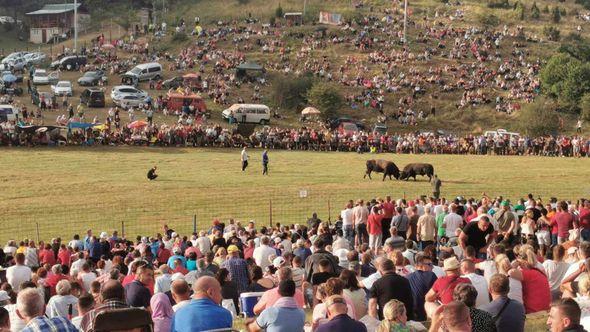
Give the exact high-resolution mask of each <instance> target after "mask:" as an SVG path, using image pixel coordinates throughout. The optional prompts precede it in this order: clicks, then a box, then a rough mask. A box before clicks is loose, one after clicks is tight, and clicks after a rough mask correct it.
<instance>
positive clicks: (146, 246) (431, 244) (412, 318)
mask: <svg viewBox="0 0 590 332" xmlns="http://www.w3.org/2000/svg"><path fill="white" fill-rule="evenodd" d="M589 240H590V201H588V200H585V199H580V200H578V201H558V200H557V199H555V198H551V199H550V200H549V201H544V200H542V199H541V198H536V199H535V198H534V195H532V194H529V195H528V196H527V198H525V199H520V200H517V201H509V200H507V199H506V198H502V197H497V198H493V199H492V198H490V197H488V196H487V195H485V194H484V195H483V196H482V197H480V198H479V199H473V198H471V199H464V198H463V197H457V198H455V199H452V200H447V199H444V198H441V199H435V198H430V199H425V198H419V199H415V200H405V199H398V200H393V199H392V198H391V197H389V196H387V197H385V199H382V198H375V199H370V200H368V201H366V202H365V201H363V200H362V199H359V200H357V201H356V202H353V201H352V200H351V201H349V202H347V203H346V204H345V206H344V207H343V210H342V211H341V213H340V215H339V217H338V220H336V221H334V222H330V221H322V220H321V219H320V218H319V216H318V215H317V214H315V213H313V214H312V216H311V218H309V219H308V220H307V221H305V220H302V221H301V223H299V224H294V225H282V224H280V223H277V224H276V225H274V226H272V227H266V226H262V225H260V224H257V223H256V222H255V221H253V220H252V221H249V222H241V221H238V220H234V219H228V220H224V221H221V220H218V219H215V220H213V222H212V224H211V227H210V228H209V229H206V230H201V231H199V232H196V233H192V234H190V233H188V234H181V233H180V232H177V231H175V230H173V229H171V228H170V227H169V226H168V225H163V229H162V231H161V232H160V233H157V234H142V235H138V236H137V237H136V238H133V237H126V236H125V235H124V234H119V233H118V232H117V231H113V232H112V233H107V232H105V231H102V232H101V233H99V234H95V233H94V232H93V231H92V230H87V231H86V234H84V236H79V235H78V234H76V235H74V236H73V237H72V238H71V239H63V240H62V239H61V238H53V239H50V240H49V241H46V242H45V241H39V242H37V241H34V240H31V239H23V240H22V241H18V242H17V241H16V240H10V241H8V243H7V244H6V246H5V247H4V248H3V249H2V250H0V264H1V266H2V267H4V268H5V269H2V270H0V271H1V272H2V273H0V280H1V285H0V330H1V331H27V332H28V331H42V332H45V331H78V330H80V331H99V330H100V331H106V330H113V329H121V330H125V329H133V328H139V329H141V328H149V327H151V328H153V330H154V331H155V332H160V331H166V332H167V331H208V330H214V329H221V330H224V329H225V330H229V329H231V328H232V327H234V322H235V320H236V318H237V315H239V314H242V313H244V314H245V315H246V316H247V318H246V319H245V320H244V324H245V328H246V329H247V330H248V331H259V330H261V329H266V330H267V331H279V332H282V331H319V332H327V331H338V330H342V331H359V332H364V331H379V332H391V331H425V330H426V328H425V327H424V325H423V324H422V323H421V322H425V321H428V323H429V324H428V325H429V331H432V332H435V331H514V332H519V331H524V326H525V318H526V317H527V315H543V314H548V318H547V325H548V327H549V328H551V331H587V330H588V329H589V328H590V300H589V299H588V297H589V296H590V270H589V268H590V264H589V259H590V242H588V241H589ZM247 299H250V300H251V299H256V301H254V302H249V301H247ZM552 302H553V304H552ZM305 311H308V312H311V313H312V314H311V318H309V316H306V313H305ZM121 313H123V314H126V315H128V316H126V317H127V318H128V319H127V320H124V321H123V322H120V321H116V320H110V321H109V320H107V319H106V317H115V316H116V315H120V314H121ZM118 317H121V316H118ZM131 317H133V319H132V318H131ZM105 324H106V325H105Z"/></svg>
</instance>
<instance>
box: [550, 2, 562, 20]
mask: <svg viewBox="0 0 590 332" xmlns="http://www.w3.org/2000/svg"><path fill="white" fill-rule="evenodd" d="M551 19H552V20H553V23H559V21H561V12H560V11H559V7H558V6H555V7H553V9H552V10H551Z"/></svg>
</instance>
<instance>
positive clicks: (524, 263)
mask: <svg viewBox="0 0 590 332" xmlns="http://www.w3.org/2000/svg"><path fill="white" fill-rule="evenodd" d="M516 263H517V267H518V268H517V269H513V271H514V272H512V273H510V276H511V277H513V278H515V279H519V280H520V281H521V282H522V300H523V304H524V308H525V310H526V313H527V314H532V313H535V312H539V311H547V310H549V308H550V307H551V291H550V290H549V280H548V279H547V276H546V275H545V272H544V271H541V270H540V269H538V268H537V267H536V263H538V262H537V259H536V255H535V253H534V252H533V250H532V249H531V248H530V246H522V247H521V248H520V251H519V252H518V256H517V258H516Z"/></svg>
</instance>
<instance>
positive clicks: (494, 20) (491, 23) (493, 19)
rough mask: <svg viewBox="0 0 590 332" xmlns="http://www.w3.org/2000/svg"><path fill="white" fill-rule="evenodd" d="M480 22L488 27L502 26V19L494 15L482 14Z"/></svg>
mask: <svg viewBox="0 0 590 332" xmlns="http://www.w3.org/2000/svg"><path fill="white" fill-rule="evenodd" d="M479 22H480V23H481V24H483V25H485V26H486V27H495V26H498V24H500V19H499V18H498V16H496V15H494V14H481V15H480V16H479Z"/></svg>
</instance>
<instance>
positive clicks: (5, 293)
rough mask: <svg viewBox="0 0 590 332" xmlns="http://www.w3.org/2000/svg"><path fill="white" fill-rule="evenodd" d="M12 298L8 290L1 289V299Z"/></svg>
mask: <svg viewBox="0 0 590 332" xmlns="http://www.w3.org/2000/svg"><path fill="white" fill-rule="evenodd" d="M8 300H10V296H9V295H8V292H6V291H4V290H0V301H8Z"/></svg>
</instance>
